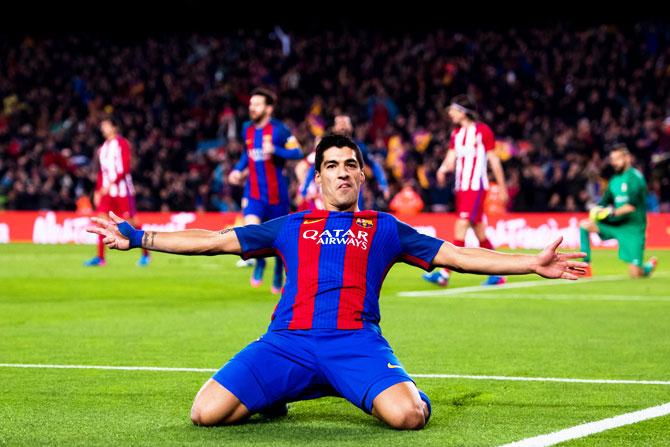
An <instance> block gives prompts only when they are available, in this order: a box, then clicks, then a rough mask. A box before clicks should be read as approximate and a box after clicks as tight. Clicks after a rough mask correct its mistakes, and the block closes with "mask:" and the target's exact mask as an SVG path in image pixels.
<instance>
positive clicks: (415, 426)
mask: <svg viewBox="0 0 670 447" xmlns="http://www.w3.org/2000/svg"><path fill="white" fill-rule="evenodd" d="M422 407H423V403H422V404H421V405H407V406H399V407H397V408H396V409H394V411H393V412H392V414H390V415H389V417H388V418H387V423H388V424H389V425H390V426H391V427H393V428H395V429H398V430H419V429H421V428H423V427H424V426H425V425H426V417H425V414H424V411H423V408H422Z"/></svg>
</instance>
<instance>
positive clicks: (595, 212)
mask: <svg viewBox="0 0 670 447" xmlns="http://www.w3.org/2000/svg"><path fill="white" fill-rule="evenodd" d="M612 211H613V208H612V207H611V206H605V207H603V206H594V207H593V208H591V211H589V219H591V220H592V221H594V222H600V221H601V220H605V219H607V218H608V217H609V216H610V215H611V214H612Z"/></svg>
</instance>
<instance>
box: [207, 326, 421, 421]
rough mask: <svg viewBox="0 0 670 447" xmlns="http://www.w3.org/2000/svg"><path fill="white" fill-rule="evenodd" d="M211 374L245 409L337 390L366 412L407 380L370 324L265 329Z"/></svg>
mask: <svg viewBox="0 0 670 447" xmlns="http://www.w3.org/2000/svg"><path fill="white" fill-rule="evenodd" d="M213 379H214V380H216V381H217V382H218V383H219V384H220V385H222V386H223V387H225V388H226V389H227V390H228V391H230V392H231V393H233V394H234V395H235V396H236V397H237V398H238V399H239V400H240V401H241V402H242V403H243V404H244V405H245V406H246V407H247V409H248V410H249V411H250V412H251V413H256V412H258V411H260V410H262V409H263V408H266V407H269V406H271V405H274V404H277V403H280V402H294V401H298V400H306V399H315V398H317V397H323V396H339V397H343V398H345V399H347V400H348V401H349V402H351V403H352V404H354V405H356V406H357V407H359V408H361V409H362V410H363V411H365V412H367V413H371V412H372V401H373V400H374V399H375V397H377V395H379V393H381V392H382V391H384V390H385V389H387V388H388V387H390V386H392V385H395V384H397V383H400V382H407V381H411V382H413V380H412V378H411V377H410V376H409V375H408V374H407V372H406V371H405V369H404V368H403V367H402V365H401V364H400V362H399V361H398V359H397V357H396V356H395V355H394V354H393V350H392V349H391V347H390V346H389V344H388V342H387V341H386V339H384V337H382V335H381V333H379V332H377V331H375V330H374V329H360V330H353V331H352V330H338V329H311V330H278V331H268V332H267V333H265V334H264V335H263V336H262V337H260V338H259V339H258V340H256V341H255V342H253V343H251V344H250V345H248V346H247V347H246V348H244V349H243V350H241V351H240V352H239V353H238V354H236V355H235V356H234V357H233V358H232V359H230V360H229V361H228V363H226V364H225V365H223V368H221V369H220V370H219V371H218V372H217V373H216V374H214V376H213Z"/></svg>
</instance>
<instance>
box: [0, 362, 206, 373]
mask: <svg viewBox="0 0 670 447" xmlns="http://www.w3.org/2000/svg"><path fill="white" fill-rule="evenodd" d="M0 368H44V369H99V370H111V371H168V372H216V371H218V370H217V369H209V368H168V367H162V366H109V365H45V364H30V363H0Z"/></svg>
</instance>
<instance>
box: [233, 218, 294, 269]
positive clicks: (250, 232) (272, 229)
mask: <svg viewBox="0 0 670 447" xmlns="http://www.w3.org/2000/svg"><path fill="white" fill-rule="evenodd" d="M287 218H288V216H282V217H278V218H277V219H272V220H269V221H267V222H265V223H262V224H260V225H245V226H243V227H235V228H234V230H235V234H236V235H237V239H238V240H239V241H240V247H241V248H242V253H241V256H242V259H249V258H265V257H268V256H272V255H274V254H276V251H277V248H276V245H275V242H276V240H277V236H278V235H279V232H280V231H281V229H282V227H283V226H284V223H285V222H286V219H287Z"/></svg>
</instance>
